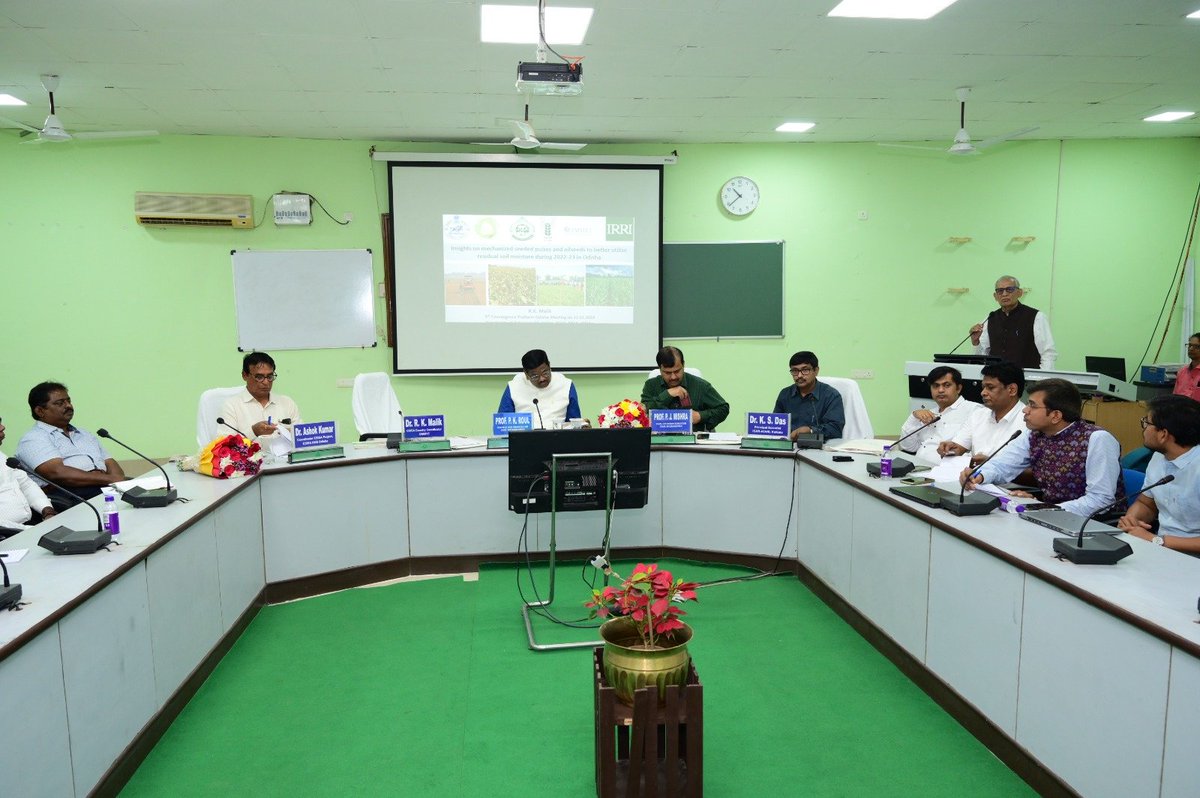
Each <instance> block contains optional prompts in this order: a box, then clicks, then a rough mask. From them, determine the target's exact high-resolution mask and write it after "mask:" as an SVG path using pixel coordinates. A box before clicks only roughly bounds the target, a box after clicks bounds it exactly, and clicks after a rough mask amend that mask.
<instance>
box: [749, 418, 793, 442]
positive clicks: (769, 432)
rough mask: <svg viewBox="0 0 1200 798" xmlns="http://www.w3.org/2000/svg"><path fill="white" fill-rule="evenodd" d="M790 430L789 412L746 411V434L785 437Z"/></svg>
mask: <svg viewBox="0 0 1200 798" xmlns="http://www.w3.org/2000/svg"><path fill="white" fill-rule="evenodd" d="M791 431H792V416H791V414H790V413H747V414H746V434H747V435H753V436H755V437H758V438H786V437H788V433H790V432H791Z"/></svg>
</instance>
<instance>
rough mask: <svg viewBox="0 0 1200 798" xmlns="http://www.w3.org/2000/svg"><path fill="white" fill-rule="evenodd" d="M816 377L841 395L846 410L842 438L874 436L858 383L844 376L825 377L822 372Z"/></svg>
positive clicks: (858, 438) (849, 439)
mask: <svg viewBox="0 0 1200 798" xmlns="http://www.w3.org/2000/svg"><path fill="white" fill-rule="evenodd" d="M817 379H818V380H820V381H821V382H823V383H825V384H826V385H828V386H829V387H830V388H836V389H837V392H838V393H840V394H841V395H842V409H843V410H845V412H846V424H845V426H843V427H842V438H844V439H845V440H848V441H852V440H863V439H866V438H874V437H875V428H874V427H872V426H871V419H870V417H869V416H868V415H867V403H866V402H864V401H863V397H862V391H861V390H859V387H858V383H857V382H855V381H854V380H851V379H847V378H846V377H826V376H825V375H823V374H822V375H821V376H820V377H817Z"/></svg>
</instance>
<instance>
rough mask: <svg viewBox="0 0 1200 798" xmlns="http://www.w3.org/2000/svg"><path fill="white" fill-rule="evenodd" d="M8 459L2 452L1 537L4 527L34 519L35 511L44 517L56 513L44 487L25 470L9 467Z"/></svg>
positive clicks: (0, 430)
mask: <svg viewBox="0 0 1200 798" xmlns="http://www.w3.org/2000/svg"><path fill="white" fill-rule="evenodd" d="M0 443H4V424H3V423H0ZM7 459H8V458H7V457H5V456H4V453H3V452H0V537H4V536H5V532H4V527H8V528H10V529H11V528H16V527H19V526H21V525H23V524H25V523H27V522H29V521H30V520H32V519H33V514H34V513H35V512H37V513H39V514H41V517H42V518H43V519H45V518H49V517H50V516H52V515H54V508H53V507H52V506H50V500H49V499H47V498H46V494H45V493H42V489H41V488H39V487H38V486H37V485H35V484H33V480H32V479H30V478H29V477H28V476H27V475H26V474H25V472H24V471H21V470H20V469H16V468H9V467H8V465H7V464H6V463H5V461H6V460H7Z"/></svg>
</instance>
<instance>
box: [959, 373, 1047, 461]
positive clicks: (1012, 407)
mask: <svg viewBox="0 0 1200 798" xmlns="http://www.w3.org/2000/svg"><path fill="white" fill-rule="evenodd" d="M981 374H982V375H983V383H982V386H981V390H980V398H981V399H983V404H984V407H986V408H987V410H988V411H989V412H983V413H976V414H974V415H972V416H971V418H970V419H969V420H968V421H967V423H966V424H964V425H963V427H962V428H961V429H960V430H959V431H958V434H957V435H955V436H954V437H953V438H952V439H951V440H948V441H942V442H941V443H940V444H938V449H937V451H938V454H939V455H940V456H942V457H947V456H950V455H960V454H966V453H967V452H971V464H972V465H976V464H978V463H979V462H981V461H982V460H984V459H985V458H987V457H988V456H989V455H990V454H991V453H992V452H994V451H996V450H997V449H999V448H1000V446H1001V444H1003V443H1004V442H1005V441H1007V440H1008V439H1009V438H1011V437H1012V434H1013V433H1014V432H1020V433H1021V434H1022V435H1023V434H1024V433H1025V430H1026V427H1025V419H1024V416H1023V413H1024V410H1025V405H1024V404H1022V403H1021V394H1023V393H1024V392H1025V372H1024V370H1022V369H1021V367H1020V366H1015V365H1013V364H1012V363H992V364H990V365H987V366H984V367H983V369H982V371H981Z"/></svg>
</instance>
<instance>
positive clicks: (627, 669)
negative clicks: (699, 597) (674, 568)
mask: <svg viewBox="0 0 1200 798" xmlns="http://www.w3.org/2000/svg"><path fill="white" fill-rule="evenodd" d="M605 573H606V574H610V575H614V576H616V577H617V578H618V579H620V580H621V583H620V584H619V585H616V586H612V585H610V586H607V587H604V588H596V589H595V590H593V591H592V600H591V601H588V602H586V603H585V604H584V606H586V607H587V608H589V609H590V610H591V612H592V617H593V618H597V617H598V618H607V619H608V620H606V621H605V622H604V624H603V625H602V626H601V627H600V637H601V638H602V639H603V640H604V656H603V664H604V676H605V678H606V679H607V681H608V683H609V684H610V685H612V687H613V688H614V689H615V690H616V694H617V698H619V699H620V700H621V701H623V702H625V703H626V704H632V703H633V693H634V691H635V690H637V689H638V688H641V687H646V686H650V685H654V686H657V687H658V689H659V698H660V700H661V698H662V695H663V692H662V691H663V688H665V687H666V686H667V685H669V684H679V685H682V684H684V683H686V681H687V674H688V663H689V662H690V658H689V656H688V650H687V644H688V641H689V640H691V638H692V628H691V627H690V626H688V625H687V624H686V623H684V622H683V621H682V620H680V616H682V615H686V614H687V613H686V612H685V611H684V610H683V609H682V608H681V607H680V606H679V604H680V603H681V602H684V601H696V588H697V587H698V585H697V584H696V583H695V582H685V581H683V580H682V579H676V578H674V577H673V576H672V575H671V572H670V571H666V570H663V569H661V568H659V567H658V566H657V565H656V564H653V563H651V564H650V565H645V564H642V563H639V564H638V566H637V567H636V568H634V569H633V573H632V574H631V575H630V576H629V577H628V578H622V577H621V576H620V575H619V574H613V572H612V571H611V570H610V569H606V571H605Z"/></svg>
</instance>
